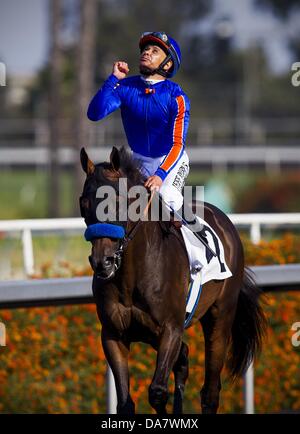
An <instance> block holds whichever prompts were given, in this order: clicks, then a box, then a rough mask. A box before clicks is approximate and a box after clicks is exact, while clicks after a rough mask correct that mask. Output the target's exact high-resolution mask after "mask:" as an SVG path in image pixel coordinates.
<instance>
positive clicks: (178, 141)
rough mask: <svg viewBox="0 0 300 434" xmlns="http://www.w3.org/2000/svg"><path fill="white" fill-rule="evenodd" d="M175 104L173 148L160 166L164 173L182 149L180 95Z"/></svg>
mask: <svg viewBox="0 0 300 434" xmlns="http://www.w3.org/2000/svg"><path fill="white" fill-rule="evenodd" d="M176 102H177V109H178V111H177V116H176V118H175V122H174V128H173V146H172V148H171V150H170V152H169V154H168V155H167V157H166V159H165V161H164V162H163V164H162V165H161V166H160V167H161V169H163V170H165V171H166V172H167V171H168V170H169V169H170V167H172V166H173V164H174V163H175V162H176V160H177V158H178V157H179V155H180V153H181V151H182V147H183V130H184V114H185V102H184V97H183V96H182V95H180V96H178V97H177V98H176Z"/></svg>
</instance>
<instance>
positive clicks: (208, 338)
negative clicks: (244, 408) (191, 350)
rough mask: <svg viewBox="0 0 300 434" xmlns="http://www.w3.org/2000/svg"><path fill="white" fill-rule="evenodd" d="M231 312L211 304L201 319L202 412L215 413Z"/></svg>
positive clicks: (228, 335)
mask: <svg viewBox="0 0 300 434" xmlns="http://www.w3.org/2000/svg"><path fill="white" fill-rule="evenodd" d="M233 316H234V310H233V312H232V313H231V312H227V313H226V314H224V312H223V313H222V312H220V311H219V309H218V308H217V307H216V306H212V307H211V308H210V310H209V311H208V312H207V313H206V315H205V316H204V317H203V318H202V319H201V324H202V327H203V332H204V338H205V381H204V385H203V388H202V390H201V407H202V413H206V414H209V413H217V410H218V407H219V395H220V390H221V371H222V368H223V366H224V362H225V358H226V354H227V348H228V342H229V337H230V331H231V324H232V321H233Z"/></svg>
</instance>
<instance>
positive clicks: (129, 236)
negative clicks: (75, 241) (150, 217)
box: [80, 190, 155, 280]
mask: <svg viewBox="0 0 300 434" xmlns="http://www.w3.org/2000/svg"><path fill="white" fill-rule="evenodd" d="M154 194H155V191H154V190H153V191H152V192H151V195H150V198H149V200H148V202H147V204H146V206H145V209H144V211H143V215H146V214H147V213H148V210H149V207H150V205H151V202H152V199H153V197H154ZM80 211H81V215H82V217H84V214H83V209H82V206H81V205H80ZM130 222H131V220H130V219H129V218H128V219H127V222H126V229H125V235H124V237H123V238H120V243H119V247H118V249H117V250H116V251H115V253H114V254H113V259H114V269H113V270H112V271H111V273H110V274H109V276H107V277H101V279H102V280H109V279H110V278H111V277H112V276H113V275H114V274H115V273H116V272H117V271H118V270H119V268H120V266H121V262H122V256H123V254H124V252H125V250H126V249H127V247H128V244H129V243H130V241H132V240H133V238H134V236H135V234H136V232H137V230H138V229H139V227H140V226H141V225H142V223H144V220H141V219H139V220H138V221H137V222H133V223H135V224H134V225H133V227H131V228H130V229H129V226H130ZM101 225H106V226H108V225H110V226H115V227H116V226H118V225H116V224H107V223H106V224H103V223H96V224H94V225H87V229H86V231H85V238H86V240H87V241H92V240H93V239H97V238H104V236H101V235H100V236H91V238H87V237H86V233H87V231H88V229H89V228H91V226H97V227H98V228H99V233H101V228H100V226H101Z"/></svg>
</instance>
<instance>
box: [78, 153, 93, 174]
mask: <svg viewBox="0 0 300 434" xmlns="http://www.w3.org/2000/svg"><path fill="white" fill-rule="evenodd" d="M80 162H81V167H82V169H83V170H84V171H85V173H86V174H87V175H92V174H93V173H94V172H95V165H94V163H93V162H92V160H90V159H89V157H88V154H87V153H86V150H85V149H84V148H81V151H80Z"/></svg>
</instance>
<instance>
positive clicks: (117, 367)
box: [101, 328, 135, 414]
mask: <svg viewBox="0 0 300 434" xmlns="http://www.w3.org/2000/svg"><path fill="white" fill-rule="evenodd" d="M101 339H102V346H103V350H104V353H105V357H106V359H107V361H108V363H109V366H110V367H111V370H112V372H113V375H114V379H115V384H116V390H117V397H118V405H117V413H118V414H134V412H135V406H134V402H133V401H132V399H131V396H130V394H129V370H128V354H129V345H128V344H126V343H124V342H123V341H121V340H120V339H117V338H114V336H113V335H110V334H109V333H107V332H106V330H105V328H102V333H101Z"/></svg>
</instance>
